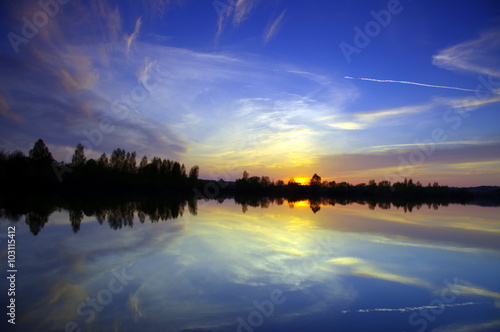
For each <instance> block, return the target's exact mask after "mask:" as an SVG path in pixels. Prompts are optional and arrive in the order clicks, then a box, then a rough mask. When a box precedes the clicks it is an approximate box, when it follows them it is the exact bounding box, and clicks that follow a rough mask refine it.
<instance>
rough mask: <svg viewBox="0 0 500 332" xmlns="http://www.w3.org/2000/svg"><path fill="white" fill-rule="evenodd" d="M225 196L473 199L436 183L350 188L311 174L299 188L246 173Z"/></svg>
mask: <svg viewBox="0 0 500 332" xmlns="http://www.w3.org/2000/svg"><path fill="white" fill-rule="evenodd" d="M225 193H226V194H233V195H255V194H262V193H265V194H266V195H267V196H272V197H277V196H281V197H286V198H301V199H306V198H308V197H317V196H325V197H353V198H363V199H370V198H374V197H377V198H380V199H383V198H393V199H400V198H405V199H419V198H427V199H428V198H435V199H446V198H449V199H453V200H455V201H459V202H462V201H465V200H468V199H471V198H473V195H472V194H471V193H470V192H469V191H467V189H465V188H449V187H448V186H441V185H439V184H438V183H437V182H434V183H433V184H432V185H431V184H430V183H429V184H428V185H427V186H423V185H422V184H421V183H420V182H419V181H417V182H414V181H413V179H404V181H402V182H399V181H398V182H395V183H391V182H390V181H387V180H383V181H380V182H378V183H377V182H376V181H375V180H370V181H369V182H368V183H360V184H356V185H352V184H350V183H348V182H336V181H322V179H321V176H319V175H318V174H316V173H315V174H314V175H313V176H312V177H311V179H310V180H309V183H308V184H307V185H301V184H299V183H297V182H296V181H295V179H294V178H290V180H288V183H286V184H285V183H284V181H283V180H278V181H276V182H274V181H271V180H270V178H269V177H268V176H261V177H259V176H250V175H249V173H248V172H247V171H244V172H243V176H242V177H241V178H240V179H237V180H236V181H235V183H234V185H230V186H227V187H226V188H225Z"/></svg>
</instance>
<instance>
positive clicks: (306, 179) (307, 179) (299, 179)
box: [293, 176, 311, 186]
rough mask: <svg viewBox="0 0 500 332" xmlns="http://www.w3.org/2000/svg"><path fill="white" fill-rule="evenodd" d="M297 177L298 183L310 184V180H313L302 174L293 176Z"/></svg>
mask: <svg viewBox="0 0 500 332" xmlns="http://www.w3.org/2000/svg"><path fill="white" fill-rule="evenodd" d="M293 178H294V179H295V182H297V183H298V184H300V185H303V186H305V185H308V184H309V181H310V180H311V179H310V178H306V177H302V176H297V177H295V176H294V177H293Z"/></svg>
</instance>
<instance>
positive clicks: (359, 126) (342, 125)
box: [329, 122, 364, 130]
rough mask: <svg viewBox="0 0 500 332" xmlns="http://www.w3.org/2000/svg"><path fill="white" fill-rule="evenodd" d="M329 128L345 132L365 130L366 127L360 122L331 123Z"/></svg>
mask: <svg viewBox="0 0 500 332" xmlns="http://www.w3.org/2000/svg"><path fill="white" fill-rule="evenodd" d="M329 126H330V127H333V128H337V129H345V130H359V129H363V128H364V125H363V124H362V123H358V122H337V123H330V124H329Z"/></svg>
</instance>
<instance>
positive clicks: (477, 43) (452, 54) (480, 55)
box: [432, 28, 500, 77]
mask: <svg viewBox="0 0 500 332" xmlns="http://www.w3.org/2000/svg"><path fill="white" fill-rule="evenodd" d="M499 52H500V30H498V28H496V29H494V30H491V31H488V32H485V33H482V34H481V36H480V37H479V38H477V39H473V40H468V41H465V42H462V43H460V44H457V45H454V46H451V47H448V48H445V49H443V50H441V51H439V52H438V54H436V55H434V56H433V57H432V63H433V64H434V65H436V66H438V67H441V68H445V69H449V70H460V71H465V72H473V73H476V74H483V75H491V76H494V77H500V69H499V68H500V60H499V58H498V54H499Z"/></svg>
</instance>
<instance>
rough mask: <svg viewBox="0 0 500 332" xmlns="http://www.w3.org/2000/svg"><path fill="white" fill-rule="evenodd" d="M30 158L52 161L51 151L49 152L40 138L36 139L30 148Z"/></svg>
mask: <svg viewBox="0 0 500 332" xmlns="http://www.w3.org/2000/svg"><path fill="white" fill-rule="evenodd" d="M30 158H31V159H33V160H37V161H38V160H40V161H48V162H52V161H54V158H53V157H52V153H50V151H49V148H48V147H47V145H45V142H44V141H43V140H42V139H39V140H38V141H36V143H35V145H34V146H33V149H31V150H30Z"/></svg>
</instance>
